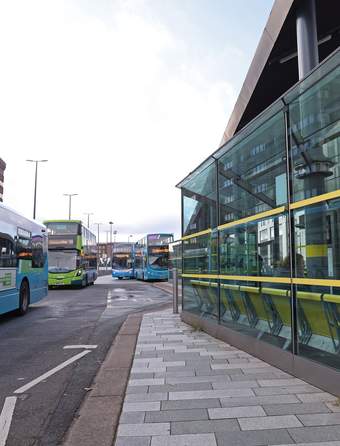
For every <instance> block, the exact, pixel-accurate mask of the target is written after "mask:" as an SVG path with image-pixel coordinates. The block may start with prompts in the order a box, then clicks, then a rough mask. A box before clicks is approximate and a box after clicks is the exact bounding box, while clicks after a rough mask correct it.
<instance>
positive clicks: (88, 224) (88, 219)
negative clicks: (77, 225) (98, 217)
mask: <svg viewBox="0 0 340 446" xmlns="http://www.w3.org/2000/svg"><path fill="white" fill-rule="evenodd" d="M84 215H87V227H88V228H90V215H93V212H84Z"/></svg>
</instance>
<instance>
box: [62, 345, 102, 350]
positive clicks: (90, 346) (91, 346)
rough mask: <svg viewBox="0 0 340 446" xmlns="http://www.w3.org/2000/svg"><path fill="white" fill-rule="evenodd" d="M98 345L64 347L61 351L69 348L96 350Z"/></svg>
mask: <svg viewBox="0 0 340 446" xmlns="http://www.w3.org/2000/svg"><path fill="white" fill-rule="evenodd" d="M97 347H98V345H86V344H79V345H64V347H63V349H64V350H66V349H69V348H86V350H89V349H92V348H97Z"/></svg>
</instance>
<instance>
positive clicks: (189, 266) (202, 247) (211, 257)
mask: <svg viewBox="0 0 340 446" xmlns="http://www.w3.org/2000/svg"><path fill="white" fill-rule="evenodd" d="M217 243H218V232H217V231H213V232H211V233H209V234H204V235H200V236H198V237H191V238H189V239H188V240H184V241H183V272H184V273H185V274H217V271H218V269H217Z"/></svg>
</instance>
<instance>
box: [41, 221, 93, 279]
mask: <svg viewBox="0 0 340 446" xmlns="http://www.w3.org/2000/svg"><path fill="white" fill-rule="evenodd" d="M44 224H45V225H46V228H47V233H48V285H49V287H61V286H79V287H85V286H87V285H93V284H94V282H95V280H96V279H97V243H96V236H95V235H94V234H93V233H92V232H91V231H90V230H89V229H88V228H86V227H85V226H84V225H83V224H82V222H81V221H80V220H47V221H45V222H44Z"/></svg>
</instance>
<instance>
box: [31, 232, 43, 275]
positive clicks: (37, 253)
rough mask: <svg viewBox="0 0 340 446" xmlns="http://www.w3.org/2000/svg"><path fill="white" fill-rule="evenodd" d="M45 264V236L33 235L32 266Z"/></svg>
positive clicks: (40, 266) (38, 266) (36, 266)
mask: <svg viewBox="0 0 340 446" xmlns="http://www.w3.org/2000/svg"><path fill="white" fill-rule="evenodd" d="M43 266H44V250H43V237H42V236H35V237H32V268H42V267H43Z"/></svg>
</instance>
